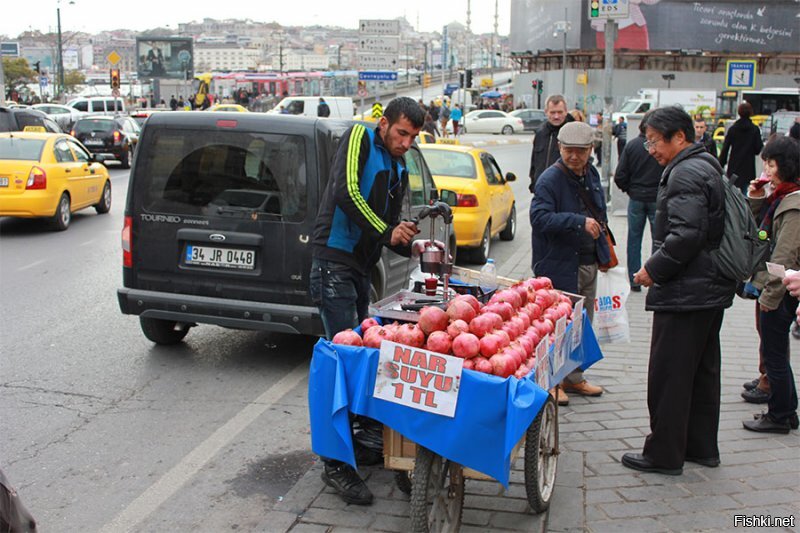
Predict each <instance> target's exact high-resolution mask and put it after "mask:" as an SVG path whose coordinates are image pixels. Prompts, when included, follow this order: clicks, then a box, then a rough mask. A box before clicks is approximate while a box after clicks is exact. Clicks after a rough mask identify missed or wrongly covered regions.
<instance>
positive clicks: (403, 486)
mask: <svg viewBox="0 0 800 533" xmlns="http://www.w3.org/2000/svg"><path fill="white" fill-rule="evenodd" d="M394 482H395V484H396V485H397V488H398V489H400V492H402V493H403V494H408V495H409V496H410V495H411V488H412V485H411V473H410V472H406V471H405V470H398V471H397V472H395V473H394Z"/></svg>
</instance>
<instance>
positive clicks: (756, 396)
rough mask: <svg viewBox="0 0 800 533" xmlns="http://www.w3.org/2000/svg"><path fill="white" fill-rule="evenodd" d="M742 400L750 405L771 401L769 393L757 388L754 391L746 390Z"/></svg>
mask: <svg viewBox="0 0 800 533" xmlns="http://www.w3.org/2000/svg"><path fill="white" fill-rule="evenodd" d="M742 398H744V401H746V402H748V403H767V401H768V400H769V393H767V392H764V391H763V390H761V389H759V388H758V387H756V388H755V389H753V390H746V391H744V392H743V393H742Z"/></svg>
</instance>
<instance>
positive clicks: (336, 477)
mask: <svg viewBox="0 0 800 533" xmlns="http://www.w3.org/2000/svg"><path fill="white" fill-rule="evenodd" d="M322 481H324V482H325V484H326V485H328V486H329V487H331V488H332V489H333V490H335V491H336V492H337V493H338V494H339V497H341V498H342V499H343V500H344V501H346V502H347V503H353V504H356V505H370V504H372V492H370V490H369V487H367V484H366V483H364V480H363V479H361V478H360V477H359V475H358V472H356V471H355V470H354V469H353V467H352V466H350V465H348V464H346V463H341V464H338V465H327V464H326V465H325V467H324V470H323V471H322Z"/></svg>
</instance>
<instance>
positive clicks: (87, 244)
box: [80, 239, 94, 246]
mask: <svg viewBox="0 0 800 533" xmlns="http://www.w3.org/2000/svg"><path fill="white" fill-rule="evenodd" d="M93 242H94V239H92V240H90V241H86V242H82V243H81V244H80V246H89V245H90V244H92V243H93Z"/></svg>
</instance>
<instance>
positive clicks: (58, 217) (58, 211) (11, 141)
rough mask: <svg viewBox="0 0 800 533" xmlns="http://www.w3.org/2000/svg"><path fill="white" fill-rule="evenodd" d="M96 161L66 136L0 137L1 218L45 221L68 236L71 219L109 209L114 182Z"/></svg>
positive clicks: (15, 134)
mask: <svg viewBox="0 0 800 533" xmlns="http://www.w3.org/2000/svg"><path fill="white" fill-rule="evenodd" d="M100 161H102V156H94V155H92V154H91V153H89V151H88V150H87V149H86V148H85V147H84V146H82V145H81V144H80V143H79V142H78V141H76V140H75V139H74V138H73V137H70V136H69V135H65V134H63V133H38V132H12V133H0V216H9V217H21V218H33V217H47V218H50V220H51V221H52V224H53V226H54V228H55V229H57V230H65V229H67V227H69V224H70V222H71V221H72V213H73V212H75V211H78V210H79V209H84V208H86V207H94V208H95V210H96V211H97V212H98V213H99V214H104V213H108V211H109V210H110V209H111V179H110V178H109V176H108V170H106V168H105V167H104V166H103V165H101V164H100Z"/></svg>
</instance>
